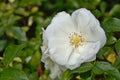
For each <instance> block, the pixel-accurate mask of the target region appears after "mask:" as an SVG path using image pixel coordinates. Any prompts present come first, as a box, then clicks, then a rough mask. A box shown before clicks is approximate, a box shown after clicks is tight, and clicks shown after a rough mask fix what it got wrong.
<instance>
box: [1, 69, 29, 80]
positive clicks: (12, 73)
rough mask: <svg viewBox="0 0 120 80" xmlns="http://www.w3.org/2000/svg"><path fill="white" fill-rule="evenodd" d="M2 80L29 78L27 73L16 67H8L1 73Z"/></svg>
mask: <svg viewBox="0 0 120 80" xmlns="http://www.w3.org/2000/svg"><path fill="white" fill-rule="evenodd" d="M0 80H29V79H28V78H27V76H26V74H25V73H24V72H23V71H21V70H17V69H14V68H6V69H4V70H3V71H2V73H1V75H0Z"/></svg>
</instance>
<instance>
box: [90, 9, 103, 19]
mask: <svg viewBox="0 0 120 80" xmlns="http://www.w3.org/2000/svg"><path fill="white" fill-rule="evenodd" d="M92 13H93V14H94V15H95V17H96V18H99V17H100V16H102V14H101V12H100V11H99V10H97V9H96V10H94V11H93V12H92Z"/></svg>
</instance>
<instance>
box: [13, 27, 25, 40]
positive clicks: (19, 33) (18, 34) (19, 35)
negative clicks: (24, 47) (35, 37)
mask: <svg viewBox="0 0 120 80" xmlns="http://www.w3.org/2000/svg"><path fill="white" fill-rule="evenodd" d="M11 31H12V33H13V35H14V36H13V37H14V38H15V39H18V40H21V41H26V40H27V38H26V34H25V32H24V31H23V30H22V29H21V28H20V27H12V29H11Z"/></svg>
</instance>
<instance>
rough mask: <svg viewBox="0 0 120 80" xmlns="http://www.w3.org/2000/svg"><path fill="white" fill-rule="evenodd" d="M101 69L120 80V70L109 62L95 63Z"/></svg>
mask: <svg viewBox="0 0 120 80" xmlns="http://www.w3.org/2000/svg"><path fill="white" fill-rule="evenodd" d="M95 65H96V66H97V67H98V68H99V69H100V70H102V71H104V72H106V73H108V75H109V76H111V77H114V78H116V79H118V80H120V72H119V70H117V69H116V68H115V67H113V66H112V65H111V64H110V63H108V62H96V64H95Z"/></svg>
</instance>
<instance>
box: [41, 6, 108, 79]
mask: <svg viewBox="0 0 120 80" xmlns="http://www.w3.org/2000/svg"><path fill="white" fill-rule="evenodd" d="M105 42H106V36H105V32H104V31H103V29H102V28H101V27H100V24H99V21H98V20H97V19H96V18H95V17H94V16H93V15H92V13H91V12H90V11H89V10H87V9H85V8H81V9H78V10H76V11H74V12H73V13H72V15H71V16H70V15H69V14H67V13H66V12H60V13H58V14H57V15H56V16H55V17H54V18H53V20H52V22H51V23H50V25H49V26H48V27H47V29H46V30H45V31H44V35H43V46H42V52H43V55H42V61H43V62H45V66H46V68H49V69H50V70H51V74H52V71H55V69H56V72H55V73H53V75H55V76H57V71H61V66H62V67H63V68H65V69H66V68H67V69H71V70H73V69H75V68H77V67H79V66H80V65H81V64H82V63H84V62H90V61H93V60H95V59H96V54H97V52H98V51H99V49H100V48H101V47H103V46H104V45H105ZM51 62H52V63H51ZM47 64H49V65H47ZM50 64H51V65H50ZM54 64H55V65H54ZM52 66H56V67H52ZM51 68H52V69H51ZM53 68H54V69H53ZM62 71H64V70H62ZM60 74H61V73H60ZM55 76H54V77H55Z"/></svg>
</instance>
